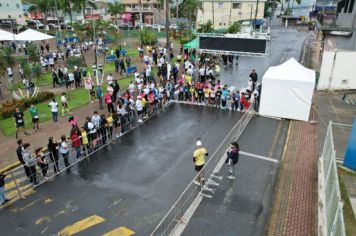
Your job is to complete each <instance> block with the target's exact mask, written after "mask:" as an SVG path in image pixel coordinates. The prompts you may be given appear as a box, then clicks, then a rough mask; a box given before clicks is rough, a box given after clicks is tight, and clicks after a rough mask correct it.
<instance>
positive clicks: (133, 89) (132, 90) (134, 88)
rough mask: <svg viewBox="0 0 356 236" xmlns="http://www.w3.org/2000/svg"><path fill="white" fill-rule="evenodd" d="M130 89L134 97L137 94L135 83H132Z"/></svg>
mask: <svg viewBox="0 0 356 236" xmlns="http://www.w3.org/2000/svg"><path fill="white" fill-rule="evenodd" d="M128 89H129V92H130V94H131V95H133V94H134V93H135V90H136V86H135V84H134V83H133V81H131V82H130V84H129V88H128Z"/></svg>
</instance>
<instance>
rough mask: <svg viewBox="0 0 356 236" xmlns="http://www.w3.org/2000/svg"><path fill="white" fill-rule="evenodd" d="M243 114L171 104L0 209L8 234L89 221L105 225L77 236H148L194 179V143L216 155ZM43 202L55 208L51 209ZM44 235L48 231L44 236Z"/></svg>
mask: <svg viewBox="0 0 356 236" xmlns="http://www.w3.org/2000/svg"><path fill="white" fill-rule="evenodd" d="M240 116H241V114H240V113H229V112H222V111H220V110H217V109H214V108H205V107H197V106H189V105H183V104H173V105H172V106H171V107H170V108H169V111H167V112H165V113H164V114H160V115H159V116H158V117H157V118H155V119H152V120H149V121H148V122H147V123H145V124H144V125H142V126H140V127H138V128H137V129H135V130H133V131H132V132H130V133H128V134H126V135H124V136H123V137H122V138H120V139H119V140H118V141H117V142H116V144H114V145H110V146H109V147H108V148H106V149H102V150H101V151H99V152H98V153H97V154H95V155H94V156H92V157H90V158H89V159H88V160H84V161H82V162H81V163H80V164H79V165H78V166H76V167H74V168H73V170H72V173H70V174H67V173H63V174H61V175H60V176H59V177H57V178H55V179H54V180H53V181H51V182H49V183H46V184H44V185H42V186H40V187H39V188H37V189H36V193H34V194H32V195H30V196H29V197H27V198H26V199H24V200H20V201H17V202H15V203H14V204H13V205H11V206H9V207H7V208H5V209H3V210H1V211H0V222H1V231H2V232H7V234H8V235H53V234H56V233H57V232H59V231H60V230H61V229H63V228H64V227H66V226H68V225H71V224H73V223H75V222H77V221H79V220H82V219H84V218H86V217H89V216H92V215H97V216H100V217H102V218H104V219H105V221H104V222H102V223H100V224H97V225H95V226H93V227H90V228H88V229H86V230H84V231H82V232H80V233H79V234H78V235H102V234H103V233H106V232H108V231H110V230H112V229H115V228H117V227H120V226H124V227H127V228H129V229H131V230H133V231H135V232H136V235H149V233H151V232H152V230H153V229H154V227H155V226H156V225H157V224H158V222H159V221H160V220H161V219H162V217H163V216H164V214H165V213H166V212H167V211H168V209H169V208H170V206H171V205H172V204H173V203H174V202H175V201H176V199H177V197H178V196H179V195H180V194H181V192H182V191H183V189H184V188H185V187H186V186H187V184H188V183H189V182H190V181H191V180H192V178H193V176H194V174H195V171H194V170H193V162H192V153H193V150H194V148H195V141H196V138H198V137H199V138H202V140H203V144H204V145H205V146H206V147H207V149H208V150H209V151H211V152H213V151H214V150H215V149H216V148H217V146H218V145H219V144H220V142H221V140H223V138H224V137H225V135H226V134H227V133H228V132H229V130H230V129H231V127H232V126H233V124H234V123H235V122H237V121H238V119H239V118H240ZM45 199H51V200H52V201H51V202H49V203H48V202H47V203H45ZM41 232H42V233H41Z"/></svg>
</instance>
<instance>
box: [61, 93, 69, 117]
mask: <svg viewBox="0 0 356 236" xmlns="http://www.w3.org/2000/svg"><path fill="white" fill-rule="evenodd" d="M61 103H62V116H64V114H65V112H67V113H68V114H70V113H69V107H68V102H67V98H66V93H62V96H61Z"/></svg>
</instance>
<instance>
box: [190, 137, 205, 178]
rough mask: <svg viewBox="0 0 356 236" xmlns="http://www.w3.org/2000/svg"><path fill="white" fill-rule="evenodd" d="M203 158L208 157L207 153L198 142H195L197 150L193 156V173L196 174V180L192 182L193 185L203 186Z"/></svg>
mask: <svg viewBox="0 0 356 236" xmlns="http://www.w3.org/2000/svg"><path fill="white" fill-rule="evenodd" d="M205 156H208V151H207V150H206V149H205V148H204V147H202V143H201V141H200V140H198V141H197V148H196V150H195V151H194V154H193V161H194V163H195V171H197V172H198V176H197V179H196V180H195V181H194V183H195V184H197V185H201V184H204V172H203V170H202V169H203V167H204V164H205Z"/></svg>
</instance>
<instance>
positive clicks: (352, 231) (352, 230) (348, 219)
mask: <svg viewBox="0 0 356 236" xmlns="http://www.w3.org/2000/svg"><path fill="white" fill-rule="evenodd" d="M338 174H339V184H340V193H341V198H342V201H343V202H344V207H343V209H342V210H343V213H344V221H345V228H346V235H350V236H351V235H356V227H355V226H356V219H355V215H354V212H353V211H352V207H351V203H350V199H349V196H348V193H347V189H346V186H345V183H344V180H343V178H342V176H343V175H352V176H356V174H352V173H350V172H347V171H345V170H343V169H341V168H338Z"/></svg>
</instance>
